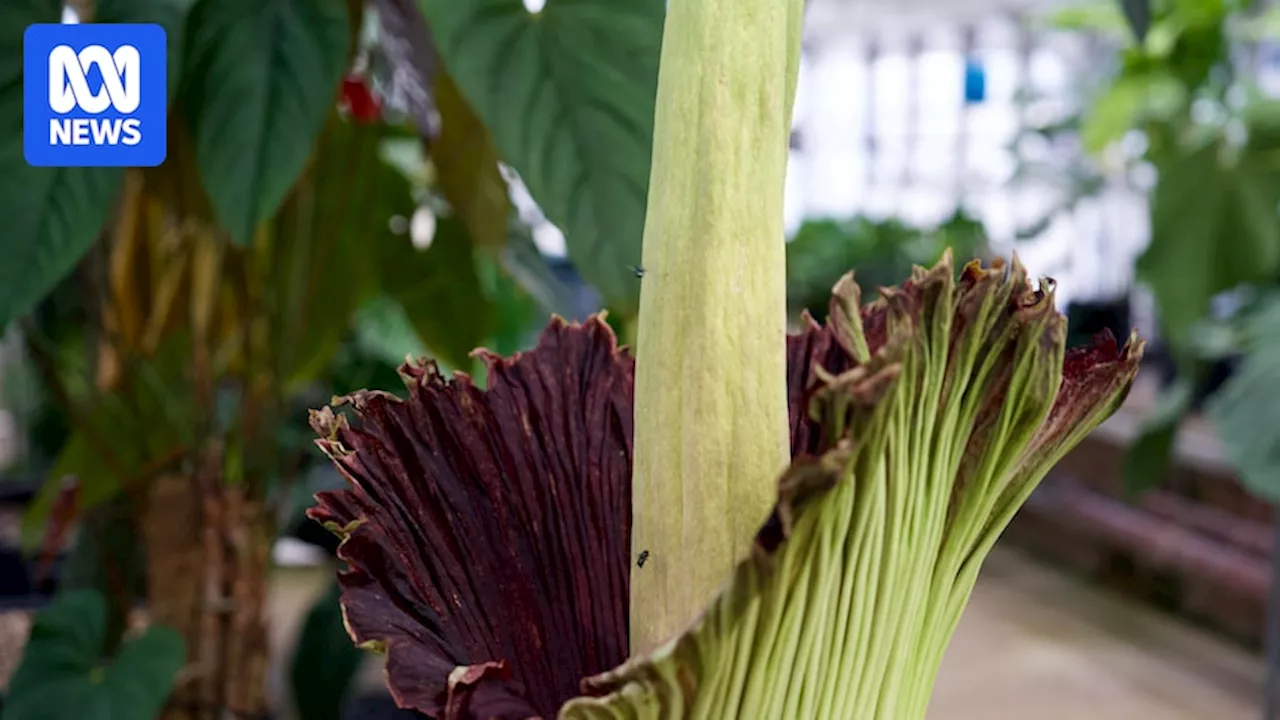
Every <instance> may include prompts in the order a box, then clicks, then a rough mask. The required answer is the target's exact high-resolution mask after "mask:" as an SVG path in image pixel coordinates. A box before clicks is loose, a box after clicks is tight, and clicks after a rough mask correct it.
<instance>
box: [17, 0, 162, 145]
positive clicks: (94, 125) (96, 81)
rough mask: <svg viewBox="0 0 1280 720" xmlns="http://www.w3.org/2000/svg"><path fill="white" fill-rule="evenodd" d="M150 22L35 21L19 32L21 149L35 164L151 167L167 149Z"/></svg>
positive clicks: (157, 32)
mask: <svg viewBox="0 0 1280 720" xmlns="http://www.w3.org/2000/svg"><path fill="white" fill-rule="evenodd" d="M0 2H4V0H0ZM167 51H168V39H167V37H166V35H165V31H164V28H162V27H161V26H159V25H156V24H143V23H136V24H124V23H121V24H101V25H99V24H95V23H75V24H71V23H68V24H65V25H63V24H52V23H47V24H36V25H30V26H28V27H27V29H26V32H25V33H24V34H23V36H22V149H23V155H24V156H25V157H26V159H27V162H28V163H29V164H31V165H33V166H36V167H155V166H157V165H159V164H160V163H162V162H164V158H165V155H166V154H167V151H168V116H169V100H168V94H169V72H168V67H169V66H168V58H167V57H166V54H167Z"/></svg>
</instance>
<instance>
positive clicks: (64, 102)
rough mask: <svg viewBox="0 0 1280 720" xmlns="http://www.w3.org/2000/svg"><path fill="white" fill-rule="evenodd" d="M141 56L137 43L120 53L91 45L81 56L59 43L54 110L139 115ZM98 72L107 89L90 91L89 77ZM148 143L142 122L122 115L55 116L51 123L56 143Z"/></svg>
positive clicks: (52, 85) (53, 72)
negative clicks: (92, 71)
mask: <svg viewBox="0 0 1280 720" xmlns="http://www.w3.org/2000/svg"><path fill="white" fill-rule="evenodd" d="M140 63H141V57H140V56H139V54H138V48H136V47H134V46H133V45H121V46H120V47H118V48H116V50H115V52H111V51H109V50H107V49H106V48H105V47H103V46H101V45H89V46H88V47H85V48H84V49H82V50H80V52H76V51H75V50H74V49H73V48H72V47H71V46H69V45H59V46H57V47H55V48H54V49H53V50H51V51H50V52H49V109H50V110H52V111H53V112H55V113H57V114H58V115H67V114H68V113H70V112H72V111H74V110H76V109H79V110H80V111H81V112H85V113H89V114H91V115H100V114H101V113H103V112H106V111H107V110H108V109H113V110H115V111H116V112H117V113H120V114H122V115H128V114H131V113H133V112H135V111H137V109H138V106H139V105H140V104H141V103H142V92H141V91H142V74H141V66H140ZM92 68H97V70H98V72H99V73H100V74H101V76H102V85H101V87H99V88H98V91H97V92H93V91H92V90H90V89H89V74H90V70H91V69H92ZM141 141H142V121H141V120H139V119H138V118H121V117H112V118H106V117H88V118H85V117H77V118H67V117H62V118H58V117H53V118H50V119H49V144H50V145H117V144H123V145H130V146H132V145H137V144H138V143H139V142H141Z"/></svg>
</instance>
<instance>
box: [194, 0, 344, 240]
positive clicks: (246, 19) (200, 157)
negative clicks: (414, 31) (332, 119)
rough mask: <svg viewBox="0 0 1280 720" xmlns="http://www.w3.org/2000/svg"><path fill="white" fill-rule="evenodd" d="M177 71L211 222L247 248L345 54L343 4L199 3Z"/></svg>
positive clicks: (299, 162) (334, 0) (282, 188)
mask: <svg viewBox="0 0 1280 720" xmlns="http://www.w3.org/2000/svg"><path fill="white" fill-rule="evenodd" d="M190 27H191V33H190V35H191V36H190V39H189V42H188V47H189V49H190V52H189V57H188V62H187V65H186V72H185V91H186V93H187V115H188V117H189V118H190V120H191V124H192V131H193V134H194V137H195V146H196V162H197V163H198V165H199V168H200V177H201V179H202V180H203V182H204V186H205V190H206V191H207V192H208V194H209V200H210V203H211V204H212V205H213V209H214V212H215V214H216V215H217V217H218V221H219V222H220V223H221V224H222V226H223V227H224V228H225V229H226V230H227V232H228V233H230V235H231V238H232V240H233V241H234V242H236V243H239V244H241V245H243V244H247V243H248V242H249V239H250V238H252V237H253V233H254V231H255V230H256V229H257V227H258V225H259V224H260V223H261V222H262V221H263V220H265V219H266V218H267V217H269V216H270V215H271V214H272V213H274V212H275V210H276V208H277V207H279V206H280V203H281V202H282V201H283V200H284V197H285V194H286V193H287V192H288V191H289V188H290V187H291V186H292V185H293V183H294V182H295V181H296V180H297V179H298V176H299V175H300V174H301V173H302V170H303V168H304V167H305V166H306V164H307V158H308V157H310V155H311V150H312V148H313V147H314V146H315V143H316V138H317V136H318V135H319V134H320V129H321V127H323V125H324V121H325V118H326V117H327V116H328V114H329V110H330V109H331V108H332V106H333V102H334V98H335V95H336V93H337V89H338V83H339V81H340V80H341V79H342V72H343V70H344V68H345V66H346V62H347V53H348V48H349V47H350V19H349V16H348V11H347V3H346V0H200V2H199V3H197V5H196V7H195V9H194V10H193V11H192V13H191V26H190Z"/></svg>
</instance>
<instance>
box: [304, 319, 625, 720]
mask: <svg viewBox="0 0 1280 720" xmlns="http://www.w3.org/2000/svg"><path fill="white" fill-rule="evenodd" d="M477 355H478V356H479V357H480V358H481V359H482V360H483V361H484V363H485V365H486V367H487V370H488V378H487V379H488V382H487V384H488V389H487V390H481V389H480V388H478V387H476V385H475V384H473V383H472V381H471V379H470V378H469V377H467V376H466V375H464V374H455V375H454V377H453V378H452V379H447V378H445V377H443V376H442V375H441V374H440V372H439V371H438V369H437V368H436V366H435V365H434V363H431V362H429V361H422V362H419V363H414V364H406V365H405V366H404V367H403V368H402V369H401V372H402V375H403V376H404V378H405V381H406V385H407V388H408V395H407V397H406V398H405V399H404V400H401V399H399V398H396V397H394V396H392V395H390V394H388V393H380V392H360V393H355V394H353V395H351V396H349V397H346V398H341V399H339V400H338V401H337V402H336V403H335V405H337V406H343V405H345V406H348V407H349V408H350V409H351V410H352V413H351V416H352V419H351V422H348V419H347V417H346V416H340V415H338V414H337V413H335V412H334V410H333V409H332V408H325V409H323V410H320V411H317V412H315V413H313V426H314V427H315V429H316V430H317V432H318V433H319V434H320V435H321V438H322V439H321V440H319V441H318V443H319V445H320V447H321V448H322V449H323V450H324V451H325V452H326V453H327V454H328V455H329V457H330V458H332V459H333V461H334V463H335V464H336V465H337V466H338V468H339V469H340V470H341V471H342V472H343V474H344V475H345V476H346V477H347V479H348V480H349V481H350V483H351V486H350V487H349V488H348V489H344V490H340V491H337V492H330V493H321V494H320V495H318V496H317V500H318V503H319V504H318V506H317V507H315V508H313V509H312V510H311V512H310V515H311V517H313V518H314V519H316V520H318V521H319V522H321V523H323V524H325V525H326V526H327V527H330V528H332V529H334V530H336V531H338V532H339V533H340V534H341V535H343V536H344V540H343V542H342V545H341V547H340V548H339V557H340V558H341V559H342V560H344V561H346V562H347V563H348V566H349V569H348V570H346V571H345V572H343V573H341V574H340V582H341V585H342V590H343V593H342V607H343V615H344V618H345V621H346V624H347V627H348V630H349V631H350V633H351V635H352V637H353V639H354V640H355V641H356V643H358V644H360V645H364V646H371V647H375V648H377V649H382V650H385V652H386V653H387V655H388V661H387V684H388V687H389V688H390V690H391V692H392V693H393V695H394V697H395V699H396V702H397V704H399V705H400V706H401V707H405V708H411V709H414V710H418V711H420V712H424V713H426V714H428V715H432V716H435V717H444V718H473V717H474V718H486V719H489V718H527V717H532V716H546V715H550V714H553V713H554V712H555V709H556V708H558V707H559V706H560V704H561V703H563V702H564V701H565V700H566V699H567V698H569V697H572V696H573V695H574V694H576V691H577V688H578V682H579V680H580V679H581V678H582V677H584V676H587V675H591V674H593V673H597V672H601V671H603V670H606V669H608V668H610V667H613V666H615V665H617V664H618V663H620V662H622V660H624V659H625V657H626V654H627V611H626V608H627V597H628V582H629V576H628V566H629V562H628V547H629V542H630V532H631V527H630V524H631V513H630V502H631V438H632V417H631V414H632V386H633V362H632V359H631V357H630V356H629V354H628V353H627V352H626V350H625V349H621V348H619V347H618V345H617V342H616V339H615V337H614V335H613V332H612V331H611V330H610V329H609V327H608V325H606V324H605V323H604V321H603V319H602V318H601V317H598V316H597V317H593V318H591V319H589V320H588V321H587V322H585V323H582V324H569V323H566V322H564V321H563V320H559V319H556V320H554V321H553V322H552V323H551V325H550V326H549V327H548V328H547V329H546V330H545V331H544V332H543V334H542V337H541V339H540V340H539V342H538V344H537V346H536V347H535V348H534V349H533V350H530V351H529V352H526V353H521V354H517V355H516V356H514V357H511V358H506V359H504V358H501V357H498V356H496V355H494V354H492V353H489V352H486V351H478V352H477Z"/></svg>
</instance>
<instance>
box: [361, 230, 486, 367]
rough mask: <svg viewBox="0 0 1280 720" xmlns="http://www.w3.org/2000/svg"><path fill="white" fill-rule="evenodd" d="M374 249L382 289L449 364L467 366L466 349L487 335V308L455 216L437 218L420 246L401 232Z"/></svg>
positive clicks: (467, 353)
mask: <svg viewBox="0 0 1280 720" xmlns="http://www.w3.org/2000/svg"><path fill="white" fill-rule="evenodd" d="M379 253H380V257H379V261H378V275H379V278H380V281H381V284H382V288H383V291H384V292H386V293H387V295H389V296H390V297H392V298H394V299H395V300H396V301H397V302H398V303H399V304H400V306H401V307H403V308H404V311H405V315H406V316H407V317H408V319H409V322H410V324H412V325H413V327H414V329H415V330H417V331H418V336H419V337H420V338H421V339H422V342H423V343H425V344H426V346H427V347H428V348H429V349H430V350H431V352H432V353H434V354H435V355H437V356H438V357H439V358H440V359H441V360H443V361H444V362H445V363H447V364H448V365H449V366H450V367H452V368H454V369H458V370H469V369H470V368H471V360H470V357H469V356H470V353H471V351H472V350H474V349H475V348H476V346H478V345H480V343H482V342H484V340H485V338H487V337H489V328H490V323H491V321H492V316H493V309H492V306H491V305H490V303H489V299H488V298H487V297H486V296H485V294H484V290H483V288H482V287H481V284H480V278H479V276H478V274H477V272H476V263H475V256H474V254H473V252H472V247H471V240H470V239H469V238H468V237H467V231H466V228H464V227H463V226H462V223H461V221H459V220H458V219H457V218H440V219H439V220H438V222H437V225H436V231H435V237H434V239H433V240H432V242H431V246H430V247H429V248H427V249H426V250H419V249H417V248H415V247H414V245H413V242H412V241H411V239H410V237H409V235H408V234H407V233H406V234H405V235H402V236H399V237H393V238H388V239H387V240H386V241H385V242H383V243H382V244H381V245H380V246H379Z"/></svg>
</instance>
